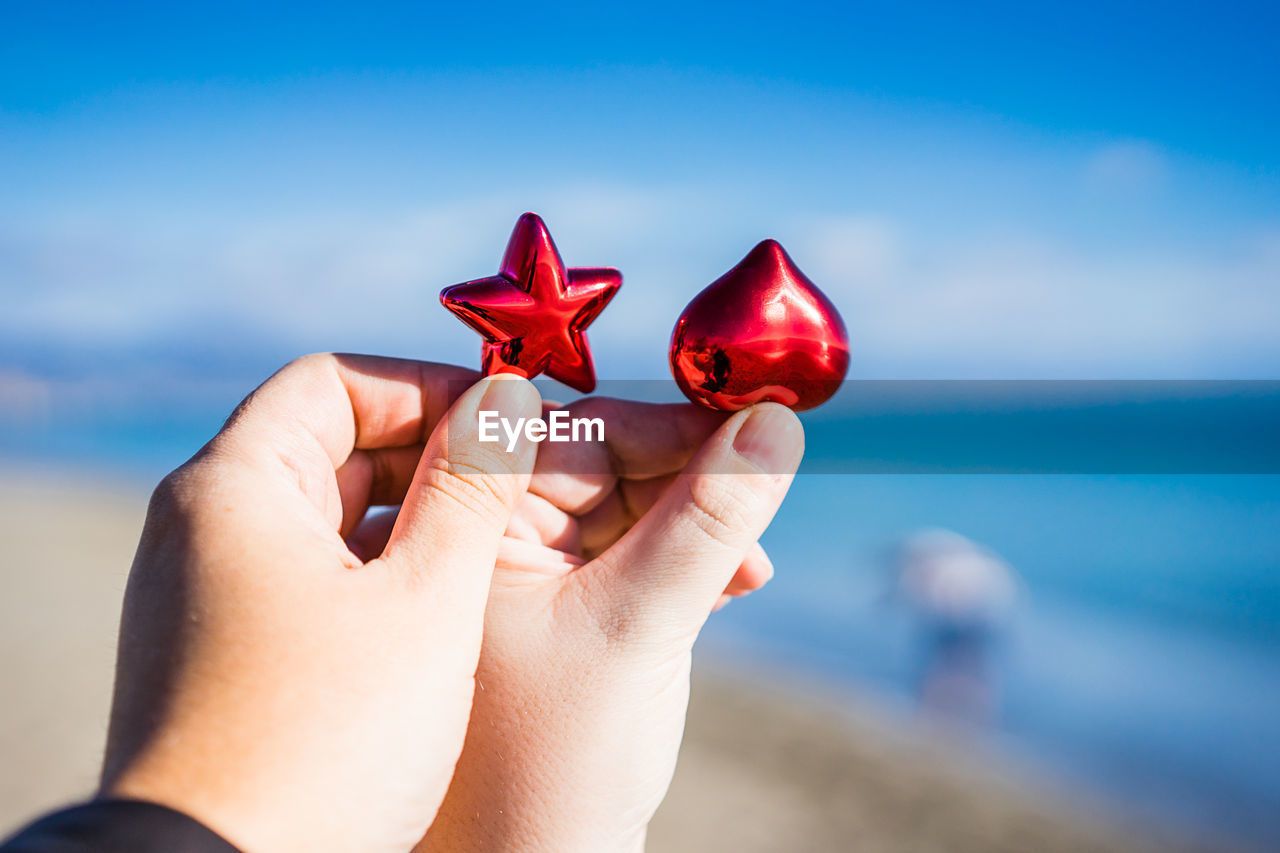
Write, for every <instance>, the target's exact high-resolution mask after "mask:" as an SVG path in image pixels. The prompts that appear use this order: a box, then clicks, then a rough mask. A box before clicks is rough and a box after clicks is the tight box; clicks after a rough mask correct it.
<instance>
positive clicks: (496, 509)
mask: <svg viewBox="0 0 1280 853" xmlns="http://www.w3.org/2000/svg"><path fill="white" fill-rule="evenodd" d="M423 486H424V488H425V489H426V490H427V491H428V492H429V493H431V494H434V495H438V496H440V497H441V498H443V499H445V500H447V501H449V502H451V503H452V504H454V505H456V506H458V507H461V508H462V509H464V510H465V511H467V512H469V513H471V514H472V515H475V516H476V517H478V518H480V519H482V520H483V521H485V522H486V523H491V524H495V525H496V524H501V525H505V524H506V514H507V507H508V506H509V505H510V504H512V503H513V502H514V500H515V489H514V487H513V485H512V483H511V482H510V478H509V477H507V476H505V475H504V474H502V473H497V472H495V471H494V470H493V469H492V466H489V465H483V464H477V462H476V460H471V459H459V458H453V459H446V458H444V457H435V458H433V459H431V460H430V461H429V462H428V463H427V465H426V468H425V471H424V473H423Z"/></svg>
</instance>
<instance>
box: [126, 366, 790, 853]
mask: <svg viewBox="0 0 1280 853" xmlns="http://www.w3.org/2000/svg"><path fill="white" fill-rule="evenodd" d="M475 380H476V376H475V374H474V373H472V372H470V371H465V370H462V369H460V368H453V367H447V366H442V365H430V364H423V363H419V362H409V361H398V360H391V359H378V358H370V357H357V356H333V355H322V356H308V357H307V358H304V359H301V360H299V361H297V362H294V363H293V364H290V365H289V366H287V367H285V368H284V369H283V370H281V371H280V372H279V373H278V374H277V375H276V376H274V377H272V378H271V379H270V380H268V382H267V383H265V384H264V385H263V386H262V387H261V388H259V389H258V390H257V391H256V392H254V394H252V395H251V396H250V397H249V398H248V399H247V400H246V401H245V402H244V403H243V404H242V405H241V407H240V408H239V409H238V410H237V411H236V413H235V414H234V415H233V416H232V417H231V418H230V420H229V421H228V422H227V425H226V426H225V427H224V428H223V430H222V431H221V432H220V433H219V434H218V436H217V437H215V438H214V439H213V440H212V441H211V442H210V443H209V444H208V445H207V446H206V447H205V448H204V449H202V450H201V451H200V453H198V454H197V455H196V456H195V457H194V458H193V459H192V460H191V461H190V462H188V463H187V464H186V465H184V466H183V467H182V468H180V469H178V470H177V471H175V472H174V473H173V474H171V475H170V476H169V477H167V478H166V479H165V481H164V482H163V483H162V484H161V485H160V487H159V488H157V490H156V493H155V495H154V496H153V499H152V503H151V508H150V510H149V513H148V519H147V523H146V526H145V529H144V531H143V536H142V541H141V543H140V545H139V548H138V553H137V556H136V558H135V561H134V566H133V571H132V573H131V575H130V580H129V587H128V590H127V594H126V601H125V611H124V616H123V620H122V625H121V635H120V652H119V668H118V673H117V681H116V692H115V700H114V703H113V708H112V718H111V727H110V733H109V736H108V744H107V755H106V761H105V765H104V771H103V782H102V790H103V793H104V794H109V795H114V796H125V797H134V798H139V799H145V800H152V801H156V802H160V803H163V804H166V805H169V806H172V807H174V808H176V809H178V810H180V811H184V812H186V813H188V814H190V815H192V816H193V817H195V818H197V819H198V820H201V821H202V822H204V823H205V824H207V825H208V826H210V827H211V828H213V829H214V830H216V831H218V832H219V833H221V834H222V835H224V836H225V837H226V838H227V839H228V840H230V841H231V842H232V843H233V844H236V845H237V846H238V847H240V848H241V849H243V850H245V851H247V852H248V853H265V851H277V850H279V851H292V850H299V851H303V850H305V851H329V850H335V851H337V850H343V851H347V850H360V851H383V850H387V851H390V850H399V851H403V850H407V849H410V848H412V847H414V845H415V843H419V847H418V849H419V850H426V851H434V850H450V851H469V850H504V851H523V850H530V851H532V850H538V851H544V850H556V851H565V853H573V851H591V853H607V851H611V850H627V851H630V850H638V849H641V848H642V847H643V844H644V833H645V827H646V826H647V824H648V821H649V819H650V818H651V817H652V815H653V812H654V811H655V810H656V808H657V806H658V804H659V803H660V802H661V800H662V797H663V795H664V794H665V792H666V789H667V786H668V784H669V782H670V779H671V774H672V771H673V769H674V765H675V758H676V753H677V751H678V748H679V744H680V737H681V734H682V731H683V726H684V714H685V709H686V705H687V701H688V673H689V664H690V649H691V647H692V645H693V641H694V639H695V638H696V636H697V634H698V631H699V629H700V628H701V626H702V624H703V622H704V621H705V620H706V618H707V616H708V614H709V613H710V612H711V611H712V610H713V608H715V607H717V606H718V605H721V604H723V603H724V602H725V601H727V600H728V599H729V598H730V597H732V596H736V595H742V594H746V593H747V592H749V591H751V590H753V589H756V588H758V587H760V586H762V585H763V584H764V583H765V582H766V581H767V580H768V578H769V577H770V576H771V575H772V571H773V570H772V567H771V566H770V564H769V561H768V558H767V556H765V554H764V552H763V551H762V550H761V549H760V547H759V545H758V544H756V540H757V539H758V537H759V536H760V534H761V533H762V532H763V530H764V528H765V527H766V526H767V524H768V522H769V520H770V519H771V518H772V516H773V514H774V512H775V511H776V509H777V507H778V505H779V503H780V502H781V500H782V498H783V495H784V494H785V492H786V489H787V487H788V485H789V483H790V480H791V476H792V474H793V473H794V471H795V468H796V466H797V465H798V463H799V459H800V456H801V454H802V452H803V434H802V431H801V429H800V425H799V422H798V420H797V419H796V418H795V415H794V414H792V413H791V412H790V411H789V410H787V409H785V408H783V407H780V406H777V405H774V404H764V405H761V406H757V407H754V408H753V409H748V410H745V411H743V412H739V413H737V414H735V415H734V416H732V417H726V416H725V415H723V414H717V413H712V412H709V411H705V410H701V409H698V408H696V407H693V406H688V405H680V406H652V405H646V404H638V403H626V402H623V401H616V400H608V399H600V398H596V399H587V400H583V401H579V402H578V403H576V404H574V406H572V407H570V408H571V409H572V410H573V414H575V415H579V416H586V417H602V418H604V419H605V421H606V429H605V435H606V439H607V444H605V445H600V444H582V443H579V444H572V445H563V444H549V443H544V444H542V445H541V446H540V447H537V448H535V447H534V446H531V445H529V444H528V443H527V442H524V441H523V440H522V441H521V442H520V443H519V444H518V445H517V447H516V449H515V452H514V453H508V452H506V450H505V442H504V443H500V444H492V443H480V442H478V441H477V440H476V435H475V433H476V422H477V417H476V412H477V410H478V409H481V408H483V409H496V410H498V411H499V412H500V413H501V415H502V416H503V417H505V418H508V419H510V420H512V421H514V420H515V419H516V418H521V417H524V418H528V417H533V416H536V415H537V413H538V412H539V411H540V409H541V408H545V407H543V406H542V404H541V401H540V400H539V398H538V395H537V392H536V391H535V390H534V388H533V386H532V385H531V384H530V383H528V382H526V381H524V380H521V379H515V378H512V377H502V378H497V377H495V378H490V379H486V380H482V381H480V382H479V383H477V384H475V385H474V386H471V383H473V382H475ZM468 386H471V387H469V388H468ZM464 389H467V390H464ZM458 394H460V395H461V396H460V397H458V398H457V399H456V400H455V399H454V395H458ZM451 407H452V408H451ZM535 463H536V464H535ZM384 505H392V506H395V507H396V510H395V511H393V512H382V513H373V512H369V510H370V508H371V507H376V506H384ZM491 581H492V584H491ZM482 635H483V650H482V648H481V639H482ZM473 698H474V702H473ZM464 738H465V748H464ZM460 752H461V758H459V753H460ZM455 765H456V773H455ZM446 792H447V795H446ZM442 801H443V804H442ZM428 828H430V829H429V831H428Z"/></svg>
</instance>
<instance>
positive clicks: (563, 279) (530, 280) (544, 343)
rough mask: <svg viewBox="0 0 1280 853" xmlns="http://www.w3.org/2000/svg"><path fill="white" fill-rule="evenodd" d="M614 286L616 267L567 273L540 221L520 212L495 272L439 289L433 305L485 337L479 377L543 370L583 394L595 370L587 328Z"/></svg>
mask: <svg viewBox="0 0 1280 853" xmlns="http://www.w3.org/2000/svg"><path fill="white" fill-rule="evenodd" d="M621 286H622V273H620V272H618V271H617V270H615V269H609V268H589V267H575V268H573V269H566V268H565V265H564V260H563V259H561V257H560V252H559V250H558V249H556V244H555V242H554V241H552V239H551V233H550V232H549V231H547V226H546V223H544V222H543V221H542V217H540V216H538V214H536V213H526V214H525V215H524V216H521V217H520V219H519V221H517V222H516V227H515V229H514V230H513V231H512V232H511V239H510V240H509V241H508V242H507V251H506V253H505V254H504V255H503V256H502V265H501V266H500V267H499V268H498V274H497V275H495V276H491V277H489V278H480V279H476V280H475V281H468V282H464V283H462V284H455V285H453V286H451V287H446V288H445V289H444V290H442V291H440V302H441V303H442V304H443V305H444V307H446V308H448V309H449V310H450V311H452V312H453V313H454V314H456V315H457V316H458V318H459V319H460V320H462V322H464V323H466V324H467V325H468V326H470V327H471V328H472V329H475V330H476V331H477V332H479V333H480V335H481V336H482V337H483V338H484V345H483V349H482V351H481V357H482V361H483V365H484V373H485V375H486V376H488V375H489V374H492V373H514V374H516V375H517V376H523V377H525V378H526V379H532V378H533V377H535V376H537V375H538V374H540V373H546V374H547V375H548V376H550V377H551V378H552V379H555V380H557V381H559V382H563V383H564V384H565V385H568V386H569V387H570V388H573V389H576V390H578V391H581V392H582V393H584V394H589V393H590V392H591V391H593V390H595V387H596V372H595V367H594V366H593V364H592V362H591V348H590V346H589V345H588V344H587V335H586V329H587V326H590V325H591V323H592V321H594V320H595V319H596V317H598V316H600V312H601V311H603V310H604V308H605V306H606V305H608V304H609V301H610V300H611V299H613V295H614V294H615V293H617V292H618V288H619V287H621Z"/></svg>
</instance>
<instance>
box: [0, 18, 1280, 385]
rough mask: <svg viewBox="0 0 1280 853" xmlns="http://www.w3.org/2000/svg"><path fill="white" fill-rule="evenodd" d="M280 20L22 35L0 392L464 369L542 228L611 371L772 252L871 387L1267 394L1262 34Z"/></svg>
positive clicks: (7, 43)
mask: <svg viewBox="0 0 1280 853" xmlns="http://www.w3.org/2000/svg"><path fill="white" fill-rule="evenodd" d="M261 6H262V4H236V3H231V4H227V3H222V4H217V5H212V4H209V5H200V4H153V5H152V4H113V5H112V6H111V8H107V7H106V5H105V4H82V5H80V4H58V3H48V4H17V3H6V4H4V5H3V9H4V11H3V19H4V26H2V27H0V298H2V299H3V302H4V305H5V310H4V311H3V312H0V389H7V390H0V394H5V395H7V397H6V399H10V400H13V399H17V398H18V397H19V396H21V397H22V398H23V399H26V398H28V397H31V396H32V395H35V396H36V397H40V396H41V395H46V396H47V395H48V394H67V393H75V394H90V395H92V394H106V393H124V392H125V391H128V390H129V389H136V388H138V387H141V386H145V387H149V388H153V389H154V388H157V387H161V388H170V387H172V388H178V389H197V391H198V389H200V388H201V387H202V385H201V383H208V382H225V383H227V384H228V385H230V386H235V387H240V386H242V385H243V384H244V383H246V382H248V381H251V379H253V378H257V377H260V376H261V375H262V374H263V373H264V372H265V371H268V370H269V369H270V368H271V367H272V366H273V365H274V363H275V362H277V361H279V360H280V359H283V358H286V357H288V356H289V355H291V354H295V353H298V352H303V351H307V350H314V349H358V350H370V351H375V352H386V353H391V354H397V355H407V356H417V357H426V358H434V359H439V360H447V361H454V362H460V363H466V364H471V363H475V362H476V361H477V360H478V347H477V344H476V340H475V338H474V336H473V335H471V333H469V332H467V331H466V330H465V329H463V328H462V327H461V326H460V325H458V324H456V323H455V322H454V321H453V320H452V319H451V318H449V317H448V316H447V315H446V314H445V313H444V312H443V310H442V309H440V308H439V307H438V305H437V304H436V302H435V294H436V292H437V291H438V290H439V288H440V287H442V286H444V285H447V284H450V283H453V282H454V281H457V280H461V279H465V278H472V277H477V276H481V275H487V274H490V273H491V272H492V271H493V269H494V268H495V267H496V262H497V258H498V256H499V255H500V253H501V250H502V247H503V244H504V243H505V240H506V236H507V233H508V232H509V230H510V227H511V225H512V224H513V223H514V221H515V218H516V217H517V216H518V215H519V213H521V212H523V211H524V210H526V209H532V210H537V211H539V212H540V213H542V214H543V215H544V216H545V217H546V219H547V221H548V224H549V225H550V227H551V230H552V233H553V234H554V235H555V237H556V239H557V241H558V242H559V244H560V247H561V250H562V252H563V253H564V255H565V257H566V260H567V261H568V262H569V263H570V264H576V265H602V264H610V265H616V266H618V267H619V268H621V269H622V270H623V273H624V275H625V276H626V284H625V285H624V288H623V291H622V292H621V294H620V296H619V298H618V300H617V301H616V302H615V303H614V306H613V307H611V308H610V310H609V311H608V312H606V313H605V314H604V315H603V316H602V318H601V320H600V321H599V322H598V324H597V326H596V329H595V335H594V346H595V349H596V352H597V362H598V365H599V368H600V371H601V373H602V375H604V376H607V377H618V378H655V377H661V376H665V375H666V368H665V349H666V339H667V336H668V334H669V331H670V328H671V325H672V323H673V322H674V319H675V316H676V315H677V313H678V312H679V309H680V308H681V307H682V306H683V304H684V303H685V302H686V301H687V300H688V299H689V298H690V297H691V296H692V295H693V293H695V292H696V291H697V290H698V289H700V288H701V287H702V286H704V285H705V284H706V283H707V282H709V281H710V280H711V279H713V278H715V277H716V276H717V275H718V274H719V273H721V272H723V271H724V270H725V269H727V268H728V267H729V266H730V265H732V264H733V263H735V262H736V261H737V260H738V259H739V258H740V257H741V255H742V254H744V253H745V252H746V251H747V250H748V249H749V248H750V247H751V246H752V245H753V244H754V243H755V242H756V241H757V240H759V239H761V238H763V237H765V236H773V237H777V238H779V239H780V240H782V242H783V243H784V245H786V246H787V247H788V248H789V249H790V250H791V252H792V254H793V255H794V256H795V258H796V260H797V262H798V263H800V265H801V266H802V267H803V268H805V269H806V270H807V271H808V272H809V273H810V275H811V277H813V278H814V279H815V280H816V281H817V282H818V283H819V284H820V285H821V286H823V287H824V289H826V290H827V291H828V292H829V293H830V294H831V296H832V298H833V299H834V300H835V301H836V303H837V305H838V306H840V308H841V309H842V311H843V312H844V314H845V316H846V319H847V320H848V324H849V327H850V330H851V333H852V335H853V350H854V362H853V368H852V371H853V375H855V376H860V377H876V378H882V377H883V378H888V377H902V376H929V377H949V376H965V377H1041V376H1043V377H1090V378H1094V377H1143V378H1146V377H1214V376H1220V377H1233V378H1247V377H1275V376H1277V375H1280V335H1277V334H1276V333H1275V329H1276V326H1277V322H1276V321H1277V318H1280V292H1278V290H1277V288H1278V287H1280V82H1278V81H1280V59H1278V58H1277V57H1278V55H1280V51H1277V50H1276V43H1277V35H1278V34H1280V20H1278V16H1277V13H1276V12H1274V11H1270V10H1268V9H1267V8H1266V7H1265V6H1262V5H1258V6H1244V5H1235V6H1223V5H1222V4H1214V5H1210V4H1198V5H1191V4H1135V5H1126V6H1123V7H1118V6H1117V4H1090V3H1075V4H1070V5H1067V4H1061V5H1058V4H977V5H974V4H966V5H959V4H957V5H943V4H904V3H870V4H831V5H829V6H817V5H805V4H796V3H793V4H788V5H786V7H785V9H780V7H778V6H777V5H765V4H750V3H737V4H723V5H721V4H700V5H695V4H687V3H686V4H653V3H648V4H644V5H636V6H632V7H615V8H607V7H605V6H603V5H602V4H595V5H584V6H581V7H578V8H568V7H563V6H558V7H550V6H547V7H543V6H536V5H531V4H528V3H525V4H512V5H505V4H485V5H484V6H483V7H482V8H481V7H471V6H466V5H465V4H450V5H449V6H448V7H447V8H445V7H442V8H432V7H431V6H430V5H428V4H421V5H415V6H410V5H403V6H390V5H383V6H376V5H374V4H363V5H361V6H359V7H347V8H342V7H338V6H334V5H329V4H310V5H292V6H289V5H282V6H274V7H272V8H270V9H264V8H262V7H261ZM15 389H17V390H15ZM86 389H87V390H86Z"/></svg>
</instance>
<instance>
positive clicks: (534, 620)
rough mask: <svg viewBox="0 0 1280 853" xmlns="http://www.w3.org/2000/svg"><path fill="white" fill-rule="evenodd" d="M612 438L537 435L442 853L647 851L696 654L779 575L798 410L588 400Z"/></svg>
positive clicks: (489, 614) (439, 828)
mask: <svg viewBox="0 0 1280 853" xmlns="http://www.w3.org/2000/svg"><path fill="white" fill-rule="evenodd" d="M569 408H570V409H571V411H572V414H573V415H575V416H585V417H602V418H603V419H604V420H605V437H606V441H607V444H606V445H599V444H583V443H578V444H551V443H544V444H542V445H541V446H540V448H539V456H538V461H537V467H536V469H535V473H534V476H533V479H532V482H531V484H530V490H529V494H528V495H526V496H525V497H524V498H523V499H522V500H521V504H520V507H519V509H518V511H517V513H516V516H515V517H514V518H513V519H512V523H511V526H510V527H509V528H508V536H507V538H506V539H504V542H503V546H502V549H501V551H500V554H499V560H498V567H497V569H496V571H495V573H494V578H493V585H492V588H491V591H490V596H489V606H488V609H487V611H486V613H485V636H484V646H483V650H482V653H481V659H480V667H479V671H478V673H477V678H478V680H479V686H480V689H479V690H478V691H477V693H476V698H475V703H474V705H473V707H472V715H471V723H470V726H469V728H468V731H467V741H466V746H465V748H464V750H463V754H462V757H461V759H460V760H459V763H458V768H457V771H456V774H455V776H454V779H453V784H452V786H451V787H450V789H449V793H448V796H447V797H446V798H445V802H444V804H443V805H442V806H441V809H440V812H439V814H438V816H437V819H436V822H435V823H434V824H433V825H432V827H431V829H430V831H429V832H428V834H427V837H426V838H425V839H424V841H423V843H422V844H421V845H420V846H419V848H418V851H419V853H427V852H428V851H451V853H458V852H459V851H481V850H503V851H551V850H554V851H557V853H576V852H577V851H582V853H610V851H634V850H640V849H642V848H643V846H644V837H645V830H646V827H647V825H648V823H649V820H650V818H651V817H652V816H653V813H654V811H655V810H656V809H657V807H658V805H659V804H660V803H661V801H662V798H663V796H664V795H665V793H666V790H667V787H668V785H669V784H670V781H671V776H672V773H673V771H674V768H675V762H676V754H677V752H678V749H679V745H680V739H681V736H682V733H683V729H684V718H685V711H686V707H687V704H688V695H689V668H690V661H691V656H690V652H691V648H692V646H693V642H694V639H695V638H696V637H697V634H698V631H699V630H700V628H701V626H702V624H703V622H704V621H705V619H706V618H707V615H708V614H709V612H710V611H711V610H712V608H713V607H714V606H715V605H716V603H717V600H722V599H721V597H722V596H723V595H724V594H726V593H727V594H741V593H743V592H746V591H749V590H751V589H754V588H757V587H759V586H761V585H762V584H763V583H764V582H765V581H767V580H768V578H769V576H770V575H771V574H772V567H771V566H770V565H769V562H768V558H767V557H766V556H765V555H764V552H763V551H762V550H760V549H759V546H758V545H757V544H756V540H757V539H758V537H759V536H760V534H761V533H762V532H763V531H764V529H765V527H766V526H767V525H768V523H769V521H770V519H771V518H772V517H773V514H774V512H775V511H776V510H777V507H778V505H779V504H780V503H781V501H782V498H783V496H784V494H785V493H786V491H787V488H788V486H789V484H790V481H791V478H792V475H793V473H794V471H795V469H796V467H797V466H798V464H799V462H800V457H801V455H802V454H803V444H804V436H803V432H802V430H801V427H800V423H799V420H798V419H797V418H796V417H795V415H794V414H792V412H791V411H790V410H788V409H786V408H784V407H782V406H778V405H775V404H764V405H761V406H756V407H754V408H753V409H750V410H747V411H743V412H739V413H738V414H736V415H734V416H733V417H731V418H729V419H728V420H727V421H726V420H725V419H724V416H723V415H716V414H714V413H711V412H708V411H705V410H700V409H697V408H694V407H691V406H683V405H682V406H652V405H645V404H639V403H625V402H622V401H615V400H605V399H587V400H583V401H579V402H578V403H576V404H574V405H573V406H570V407H569Z"/></svg>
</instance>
